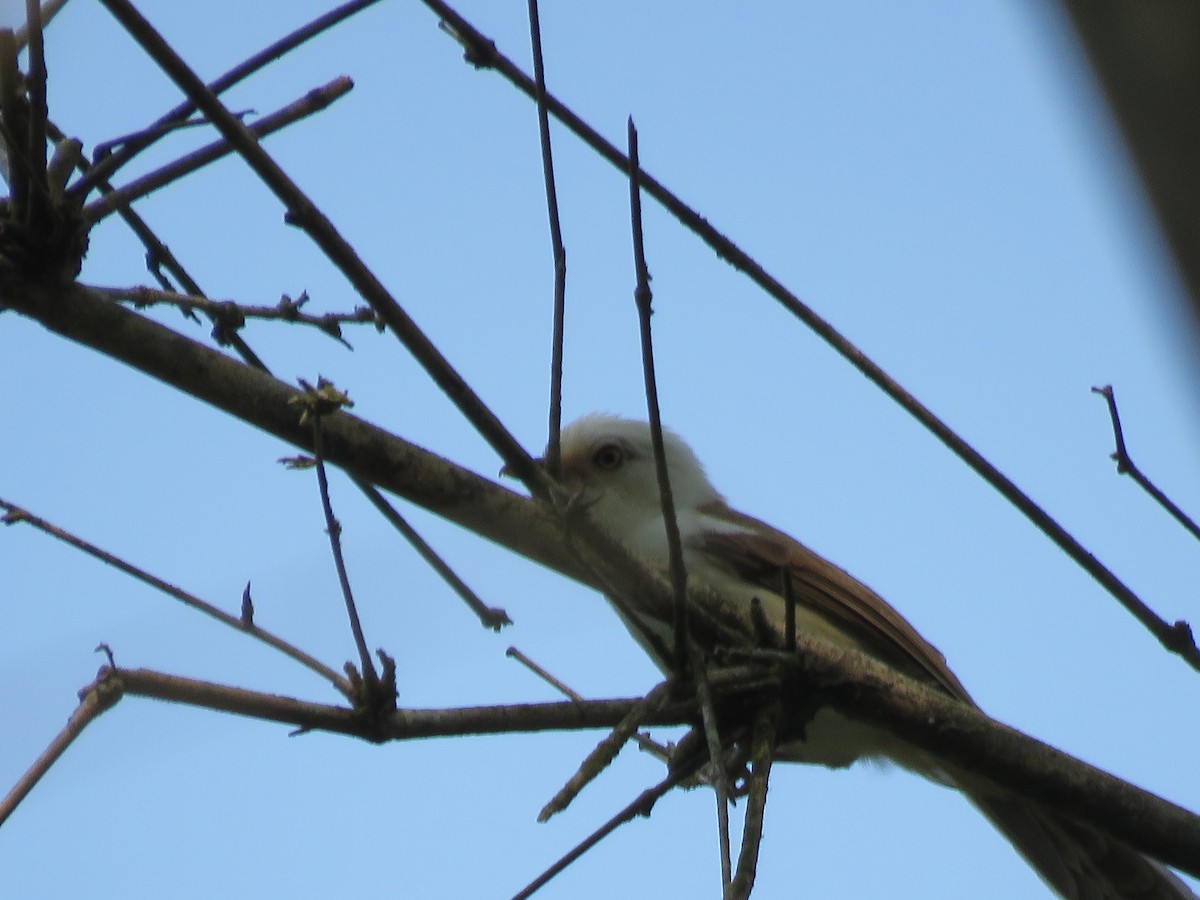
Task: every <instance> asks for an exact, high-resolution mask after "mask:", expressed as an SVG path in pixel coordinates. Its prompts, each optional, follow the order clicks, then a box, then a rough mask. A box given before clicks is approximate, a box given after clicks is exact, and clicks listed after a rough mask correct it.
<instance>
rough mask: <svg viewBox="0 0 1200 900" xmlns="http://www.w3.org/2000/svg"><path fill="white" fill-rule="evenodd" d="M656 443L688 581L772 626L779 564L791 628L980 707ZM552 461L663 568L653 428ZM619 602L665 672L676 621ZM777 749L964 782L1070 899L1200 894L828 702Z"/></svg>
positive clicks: (851, 588)
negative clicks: (891, 765) (746, 607)
mask: <svg viewBox="0 0 1200 900" xmlns="http://www.w3.org/2000/svg"><path fill="white" fill-rule="evenodd" d="M662 439H663V449H664V457H665V461H666V470H667V474H668V480H669V484H670V488H671V493H672V495H673V501H674V512H675V518H676V521H677V523H678V528H679V535H680V542H681V545H682V551H683V562H684V565H685V568H686V571H687V577H688V581H689V583H695V582H700V583H701V584H704V585H707V586H709V587H711V588H712V589H715V590H717V591H720V592H722V593H724V594H725V595H727V596H731V597H734V598H736V599H737V600H738V601H739V602H745V603H746V604H751V603H756V604H759V605H760V606H761V609H762V612H763V614H764V615H765V616H766V617H767V619H768V621H770V620H774V621H775V622H782V621H783V617H784V615H785V609H786V601H785V600H784V597H783V596H782V590H783V588H782V583H783V573H784V572H785V571H786V572H787V576H788V577H789V578H790V580H791V583H792V593H793V598H794V599H793V602H794V615H795V622H796V629H797V633H800V634H804V635H805V636H807V637H812V638H817V639H821V640H825V641H829V642H832V643H833V644H836V645H840V646H844V647H845V646H848V647H852V648H854V649H857V650H859V651H862V652H864V653H866V654H869V655H870V656H872V657H874V658H875V659H877V660H880V661H882V662H884V663H886V664H888V665H890V666H892V667H893V668H895V669H896V670H898V671H900V672H902V673H903V674H905V675H908V676H910V677H913V678H916V679H918V680H920V681H922V682H923V683H925V684H927V685H929V686H931V687H933V688H934V689H936V690H938V691H940V692H942V693H943V694H945V695H948V696H950V697H952V698H954V699H956V700H958V701H960V702H963V703H967V704H970V705H972V706H975V703H974V701H973V700H972V699H971V697H970V695H969V694H968V693H967V690H966V688H965V687H963V685H962V683H961V682H960V681H959V680H958V678H957V677H956V676H955V675H954V673H953V672H952V671H951V670H950V668H949V666H948V665H947V663H946V660H945V657H944V656H943V655H942V654H941V653H940V652H939V651H938V650H937V649H936V648H934V647H933V645H932V644H930V643H929V642H928V641H927V640H925V638H923V637H922V636H921V635H920V634H919V633H918V632H917V630H916V629H915V628H914V627H913V626H912V625H911V624H909V622H908V621H907V620H905V619H904V617H903V616H902V615H901V614H900V613H899V612H897V611H896V610H895V609H894V608H893V607H892V606H890V605H889V604H888V603H887V602H886V601H885V600H884V599H883V598H882V597H880V596H879V595H878V594H876V593H875V592H874V591H873V590H871V589H870V588H869V587H867V586H866V585H864V584H863V583H862V582H860V581H858V580H857V579H856V578H854V577H853V576H852V575H850V574H849V573H848V572H846V571H844V570H843V569H841V568H839V567H838V566H836V565H835V564H833V563H832V562H829V561H828V560H826V559H825V558H823V557H822V556H820V555H819V554H817V553H816V552H814V551H813V550H810V549H809V548H808V547H806V546H805V545H804V544H802V543H800V542H799V541H798V540H796V539H795V538H792V537H791V536H789V535H787V534H785V533H784V532H782V531H780V530H778V529H776V528H774V527H772V526H770V525H768V524H767V523H765V522H763V521H761V520H759V519H756V518H754V517H753V516H750V515H747V514H745V513H743V512H739V511H737V510H736V509H734V508H733V507H732V506H730V505H729V503H728V502H727V501H726V499H725V497H724V496H723V495H722V494H721V493H720V492H719V491H718V490H717V489H716V488H715V487H714V486H713V484H712V483H711V481H710V480H709V478H708V475H707V473H706V471H705V468H704V466H703V464H702V463H701V462H700V460H699V459H698V458H697V456H696V454H695V453H694V452H693V451H692V449H691V447H689V446H688V444H687V443H685V442H684V440H683V439H682V438H680V437H679V436H678V435H677V434H675V433H674V432H672V431H670V430H668V429H663V430H662ZM559 459H560V461H559V473H558V478H559V481H560V483H561V485H562V487H563V488H564V489H565V490H566V491H567V492H568V495H569V496H570V497H572V498H573V499H576V500H578V505H579V506H581V507H583V508H585V509H586V510H587V512H588V514H589V515H590V517H591V518H592V520H593V521H594V522H595V523H596V524H597V525H599V526H600V527H601V528H602V529H604V530H605V531H607V532H608V533H609V534H610V535H611V536H612V537H614V538H616V539H617V540H619V541H620V542H621V543H622V544H624V545H625V547H626V548H627V549H628V550H630V551H631V552H632V553H633V554H634V555H636V556H637V557H639V558H640V559H641V560H642V561H643V562H644V563H645V564H647V565H649V566H650V567H652V568H654V569H656V570H659V571H666V570H667V568H668V561H669V545H668V538H667V529H666V524H665V520H664V518H663V513H662V505H661V501H660V494H659V484H658V476H657V472H656V464H655V459H654V451H653V441H652V432H651V429H650V425H649V424H648V423H647V422H645V421H640V420H636V419H629V418H622V417H620V416H615V415H610V414H606V413H591V414H589V415H585V416H583V417H581V418H579V419H577V420H575V421H574V422H572V423H571V424H569V425H568V426H566V427H565V428H563V429H562V432H561V436H560V457H559ZM614 605H615V604H614ZM622 606H623V608H624V611H622V610H621V609H618V613H619V614H620V615H621V618H622V620H623V621H624V622H625V625H626V627H627V628H628V629H629V631H630V632H631V634H632V635H633V636H634V637H635V639H637V640H638V642H639V643H640V644H641V645H642V646H643V648H644V649H646V650H647V652H649V653H650V655H651V657H652V658H653V659H654V662H655V663H656V664H657V665H658V666H659V668H661V669H662V670H663V671H664V672H667V673H670V672H671V660H670V658H669V654H667V653H666V652H664V648H668V647H671V646H672V622H670V621H667V620H665V619H661V618H654V617H653V616H652V615H651V614H649V613H647V612H646V611H645V610H639V609H636V608H635V609H633V610H632V615H633V616H634V617H636V619H637V621H630V614H631V611H630V607H629V605H628V604H623V605H622ZM775 758H776V759H777V760H781V761H786V762H801V763H811V764H819V765H824V766H828V767H830V768H843V767H846V766H849V765H851V764H852V763H854V762H857V761H859V760H876V761H890V762H895V763H898V764H899V765H901V766H903V767H905V768H908V769H911V770H914V771H916V772H917V773H918V774H921V775H924V776H926V777H928V778H930V779H931V780H933V781H936V782H938V783H941V784H945V785H947V786H949V787H952V788H956V789H958V790H961V791H962V792H963V793H964V794H965V795H966V796H967V798H968V799H969V800H970V801H971V802H972V803H973V804H974V805H975V806H976V807H977V808H978V809H979V810H980V811H981V812H982V813H983V814H984V815H985V816H986V817H987V818H988V819H989V820H990V821H991V822H992V824H993V825H994V826H995V827H996V828H997V829H998V830H999V831H1000V832H1001V833H1002V834H1003V835H1004V836H1005V837H1006V838H1007V839H1008V840H1009V841H1010V842H1011V843H1012V845H1013V846H1014V847H1015V849H1016V850H1017V851H1018V852H1019V853H1020V854H1021V855H1022V856H1023V857H1024V858H1025V860H1026V862H1028V863H1029V865H1031V866H1032V867H1033V869H1034V870H1035V871H1036V872H1037V873H1038V874H1039V875H1040V876H1041V878H1042V880H1043V881H1044V882H1045V883H1046V884H1047V885H1048V886H1049V887H1050V888H1051V889H1052V890H1053V891H1054V892H1056V893H1057V894H1058V895H1059V896H1061V897H1063V898H1065V900H1181V898H1193V900H1195V897H1196V895H1195V894H1193V893H1192V891H1191V890H1190V889H1189V888H1188V887H1187V886H1186V885H1185V884H1184V883H1183V882H1182V881H1181V880H1180V879H1179V878H1178V877H1176V876H1175V874H1174V873H1172V872H1171V871H1169V870H1168V869H1167V868H1166V867H1165V866H1163V865H1161V864H1159V863H1158V862H1156V861H1154V860H1151V859H1149V858H1148V857H1145V856H1143V855H1142V854H1140V853H1138V852H1137V851H1135V850H1133V849H1132V848H1130V847H1128V846H1127V845H1125V844H1123V843H1120V842H1119V841H1117V840H1115V839H1114V838H1111V837H1109V836H1108V835H1106V834H1103V833H1101V832H1100V831H1098V830H1097V829H1095V828H1092V827H1090V826H1088V825H1085V824H1082V823H1080V822H1077V821H1075V820H1072V819H1069V818H1067V817H1065V816H1063V815H1060V814H1057V813H1056V812H1055V811H1054V810H1053V809H1050V808H1048V807H1045V806H1042V805H1039V804H1036V803H1034V802H1033V801H1030V800H1026V799H1024V798H1021V797H1020V796H1018V795H1016V794H1015V793H1009V792H1005V791H1003V790H1002V789H997V788H995V787H994V786H991V785H984V784H981V783H980V781H979V779H972V778H971V777H970V775H969V773H955V772H952V771H950V770H949V769H948V768H947V767H946V766H944V765H943V764H940V763H938V762H937V761H936V760H934V759H932V757H931V756H930V755H929V754H927V753H925V752H924V751H920V750H918V749H917V748H914V747H912V746H911V745H907V744H905V743H904V742H903V741H902V740H901V739H899V738H898V737H895V736H893V735H891V734H890V733H888V732H886V731H885V730H883V729H882V728H880V727H878V726H874V725H871V724H869V723H865V722H860V721H858V720H852V719H849V718H847V717H844V716H842V715H840V714H839V713H837V712H835V711H833V710H830V709H827V708H822V709H820V710H819V711H818V712H817V713H816V714H815V716H814V717H813V718H812V719H811V720H810V721H809V723H808V724H807V726H806V728H805V733H804V738H803V740H799V741H789V743H787V744H785V745H784V746H782V747H779V748H777V750H776V754H775Z"/></svg>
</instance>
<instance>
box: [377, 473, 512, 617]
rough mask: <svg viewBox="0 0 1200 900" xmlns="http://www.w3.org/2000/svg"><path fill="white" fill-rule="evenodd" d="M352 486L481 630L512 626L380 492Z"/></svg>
mask: <svg viewBox="0 0 1200 900" xmlns="http://www.w3.org/2000/svg"><path fill="white" fill-rule="evenodd" d="M354 484H355V486H356V487H357V488H358V489H359V490H360V491H362V492H363V494H365V495H366V498H367V499H368V500H370V501H371V503H372V505H373V506H374V507H375V508H376V509H377V510H379V512H380V513H381V514H382V515H383V517H384V518H385V519H387V520H388V523H389V524H391V526H392V527H393V528H395V529H396V530H397V531H399V532H400V533H401V534H402V535H404V538H405V539H406V540H407V541H408V542H409V543H410V544H411V545H412V547H413V549H414V550H416V551H417V553H418V554H420V556H421V558H422V559H423V560H425V562H426V563H428V565H429V567H430V568H432V569H433V570H434V571H435V572H437V573H438V575H440V576H441V577H442V580H443V581H445V582H446V584H448V585H449V586H450V588H451V589H452V590H453V591H454V593H456V594H458V596H459V597H460V598H461V599H462V600H463V602H464V603H466V604H467V606H468V607H470V609H471V612H473V613H475V615H477V616H479V621H480V623H481V624H482V625H483V627H484V628H490V629H491V630H492V631H499V630H500V629H501V628H503V627H504V626H505V625H511V624H512V619H510V618H509V617H508V613H507V612H505V611H504V610H503V609H501V608H500V607H498V606H488V605H487V604H486V603H484V602H483V600H482V599H480V597H479V595H478V594H476V593H475V592H474V591H473V590H471V588H470V587H469V586H468V585H467V583H466V582H465V581H463V580H462V579H461V578H460V577H459V576H458V573H457V572H455V571H454V570H453V569H452V568H450V565H449V564H448V563H447V562H446V561H445V560H444V559H442V557H441V556H440V555H439V554H438V552H437V551H436V550H434V549H433V547H431V546H430V545H429V543H428V542H427V541H426V540H425V539H424V538H423V537H421V535H420V534H418V533H417V530H416V529H415V528H413V527H412V525H410V524H409V523H408V520H407V519H405V518H404V516H402V515H400V513H399V512H397V511H396V508H395V507H393V506H392V504H390V503H388V502H387V499H386V498H385V497H384V496H383V495H382V494H380V493H379V491H377V490H375V488H374V487H372V486H371V485H369V484H367V483H366V482H365V481H362V480H361V479H358V478H355V479H354Z"/></svg>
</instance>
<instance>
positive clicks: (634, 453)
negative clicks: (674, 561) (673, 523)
mask: <svg viewBox="0 0 1200 900" xmlns="http://www.w3.org/2000/svg"><path fill="white" fill-rule="evenodd" d="M663 442H664V446H665V450H666V460H667V472H668V474H669V476H670V480H671V491H672V494H673V495H674V499H675V509H676V515H677V516H678V518H679V525H680V530H681V531H682V532H684V533H685V534H686V533H687V531H688V526H689V524H691V520H692V519H694V518H696V517H697V516H698V515H699V513H698V512H697V510H698V508H699V507H700V506H703V505H705V504H708V503H712V502H716V501H721V500H722V497H721V495H720V494H719V493H718V492H717V490H716V488H714V487H713V486H712V485H711V484H710V483H709V481H708V478H707V476H706V475H705V474H704V467H703V466H702V465H701V464H700V461H699V460H698V459H697V458H696V455H695V454H694V453H693V452H692V450H691V448H690V447H688V445H687V444H685V443H684V442H683V441H682V440H681V439H680V438H679V437H678V436H677V435H675V434H673V433H671V432H664V434H663ZM562 480H563V482H564V484H565V485H566V486H567V487H568V488H570V489H571V490H575V491H579V492H580V494H581V499H582V501H583V502H584V503H586V504H588V509H589V511H590V512H591V514H592V516H593V517H594V518H595V519H596V521H597V522H599V523H600V524H601V525H602V526H603V527H604V528H605V529H606V530H607V531H609V532H610V533H611V534H612V535H613V536H614V537H616V538H618V539H619V540H621V541H622V542H623V543H625V544H627V545H628V546H629V547H630V548H631V549H633V550H635V551H636V552H638V553H639V554H641V555H642V556H645V557H647V558H649V559H650V560H664V559H665V558H666V532H665V528H664V526H663V522H662V506H661V502H660V500H659V488H658V478H657V476H656V474H655V468H654V449H653V444H652V441H651V437H650V426H649V425H647V424H646V423H645V422H638V421H634V420H631V419H622V418H619V417H617V416H609V415H602V414H592V415H589V416H584V417H583V418H581V419H577V420H576V421H574V422H572V423H571V424H570V425H568V426H567V427H566V428H564V429H563V432H562Z"/></svg>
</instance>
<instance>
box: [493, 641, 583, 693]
mask: <svg viewBox="0 0 1200 900" xmlns="http://www.w3.org/2000/svg"><path fill="white" fill-rule="evenodd" d="M504 655H505V656H507V657H508V658H509V659H515V660H516V661H517V662H519V663H520V664H521V665H523V666H524V667H525V668H527V669H528V670H529V671H530V672H532V673H533V674H534V675H536V676H537V677H538V678H540V679H542V681H544V682H546V684H548V685H550V687H552V688H554V689H555V690H556V691H558V692H559V693H560V694H562V695H563V696H565V697H569V698H571V699H572V700H575V701H577V702H579V703H584V702H586V699H585V698H584V696H583V694H581V693H579V692H578V691H576V690H575V689H573V688H572V687H571V686H570V685H568V684H566V683H564V682H562V681H560V680H559V679H557V678H555V677H554V676H553V675H551V674H550V673H549V672H547V671H546V670H545V669H544V668H542V667H541V666H539V665H538V664H537V663H535V662H534V661H533V660H532V659H530V658H529V657H528V656H526V655H525V654H524V653H522V652H521V651H520V650H518V649H517V648H516V647H509V648H508V649H507V650H505V651H504Z"/></svg>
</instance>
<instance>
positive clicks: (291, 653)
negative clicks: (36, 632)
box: [0, 498, 350, 697]
mask: <svg viewBox="0 0 1200 900" xmlns="http://www.w3.org/2000/svg"><path fill="white" fill-rule="evenodd" d="M0 508H3V509H4V510H5V514H4V516H3V518H0V521H2V522H3V523H4V524H5V525H15V524H18V523H21V522H26V523H28V524H30V525H32V526H33V527H34V528H36V529H38V530H39V531H42V532H44V533H45V534H48V535H50V536H51V537H55V538H58V540H60V541H62V542H63V543H66V544H69V545H70V546H72V547H74V548H75V549H77V550H81V551H83V552H84V553H86V554H88V555H89V556H92V557H94V558H96V559H98V560H100V561H101V562H104V563H107V564H108V565H110V566H112V567H113V568H114V569H119V570H120V571H122V572H124V573H125V574H126V575H129V576H131V577H133V578H136V579H137V580H138V581H140V582H142V583H143V584H148V585H150V587H152V588H155V589H156V590H159V591H162V593H164V594H166V595H167V596H168V597H174V598H175V599H176V600H178V601H179V602H180V603H183V604H184V605H185V606H190V607H191V608H192V609H194V610H197V611H198V612H202V613H204V614H205V615H206V616H210V617H212V618H214V619H216V620H217V621H218V622H223V623H224V624H226V625H228V626H229V627H230V628H234V629H236V630H237V631H241V632H244V633H246V634H248V635H250V636H251V637H252V638H255V639H257V640H260V641H262V642H263V643H264V644H266V645H267V646H268V647H273V648H274V649H276V650H278V651H279V652H280V653H282V654H284V655H285V656H288V657H291V658H292V659H294V660H295V661H296V662H298V663H300V665H302V666H305V667H306V668H308V669H311V670H312V671H313V672H316V673H317V674H318V675H320V676H321V677H322V678H324V679H325V680H326V681H328V682H329V683H330V684H332V685H333V686H334V687H335V688H336V689H337V690H338V691H339V692H340V693H342V694H344V695H345V696H347V697H349V696H350V683H349V682H348V681H346V679H345V678H343V677H342V676H341V675H339V674H338V673H337V672H335V671H334V670H333V669H331V668H329V666H327V665H325V664H324V663H322V662H321V661H320V660H318V659H316V658H315V657H313V656H311V655H310V654H308V653H305V652H304V651H303V650H301V649H300V648H299V647H296V646H295V645H293V644H290V643H288V642H287V641H285V640H283V638H281V637H278V636H277V635H275V634H272V633H271V632H270V631H267V630H265V629H263V628H260V627H258V626H257V625H255V624H254V622H253V621H252V618H253V617H252V616H249V617H248V616H246V615H245V614H243V615H242V616H241V617H240V618H239V617H237V616H232V615H230V614H229V613H227V612H225V611H224V610H223V609H221V608H220V607H217V606H213V605H212V604H211V603H207V602H205V601H204V600H201V599H200V598H199V597H197V596H195V595H194V594H189V593H188V592H187V591H185V590H183V589H182V588H178V587H176V586H175V585H173V584H169V583H168V582H166V581H163V580H162V579H161V578H158V577H157V576H155V575H151V574H150V573H149V572H147V571H145V570H144V569H139V568H138V567H137V566H135V565H133V564H132V563H129V562H126V561H125V560H123V559H121V558H120V557H118V556H114V555H113V554H111V553H109V552H108V551H106V550H102V549H101V548H99V547H97V546H96V545H95V544H91V543H89V542H88V541H85V540H83V539H82V538H80V537H77V536H76V535H73V534H71V533H70V532H69V531H65V530H63V529H62V528H59V527H58V526H57V525H54V524H52V523H50V522H47V521H46V520H45V519H43V518H41V517H40V516H35V515H34V514H33V513H31V512H29V510H27V509H23V508H22V507H20V506H17V505H16V504H15V503H10V502H8V501H7V500H5V499H3V498H0ZM248 595H249V586H247V594H246V596H247V597H248Z"/></svg>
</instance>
